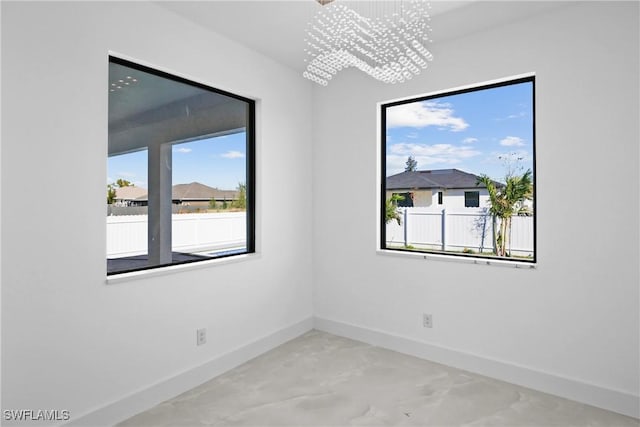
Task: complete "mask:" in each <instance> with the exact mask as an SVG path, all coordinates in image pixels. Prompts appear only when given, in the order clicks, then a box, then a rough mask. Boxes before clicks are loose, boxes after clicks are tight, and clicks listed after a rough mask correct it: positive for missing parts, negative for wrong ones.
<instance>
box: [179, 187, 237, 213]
mask: <svg viewBox="0 0 640 427" xmlns="http://www.w3.org/2000/svg"><path fill="white" fill-rule="evenodd" d="M237 198H238V191H236V190H220V189H218V188H213V187H209V186H208V185H204V184H200V183H199V182H192V183H190V184H176V185H174V186H173V189H172V194H171V199H172V200H173V203H174V204H177V205H186V206H205V207H206V206H209V202H210V201H211V199H213V200H215V201H216V202H224V201H227V202H231V201H233V200H236V199H237Z"/></svg>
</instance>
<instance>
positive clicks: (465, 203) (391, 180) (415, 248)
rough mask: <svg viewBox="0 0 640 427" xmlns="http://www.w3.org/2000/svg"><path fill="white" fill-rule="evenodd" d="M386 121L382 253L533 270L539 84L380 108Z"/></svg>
mask: <svg viewBox="0 0 640 427" xmlns="http://www.w3.org/2000/svg"><path fill="white" fill-rule="evenodd" d="M380 119H381V120H380V123H381V129H380V132H381V133H380V141H381V151H380V156H381V162H380V164H381V168H380V170H381V177H380V178H381V179H380V182H381V188H380V218H381V220H380V242H379V245H380V246H379V247H380V248H381V249H385V250H392V251H411V252H422V253H429V254H436V255H453V256H458V257H467V258H469V257H471V258H482V259H485V260H486V259H489V260H490V259H500V260H505V261H518V262H520V261H521V262H530V263H535V262H536V215H535V207H536V200H535V194H536V185H535V179H536V173H535V77H534V76H525V77H518V78H513V79H508V80H502V81H497V82H490V83H487V84H481V85H477V86H474V87H465V88H458V89H452V90H448V91H443V92H438V93H434V94H428V95H422V96H418V97H413V98H409V99H403V100H396V101H392V102H388V103H381V104H380ZM409 160H412V162H411V164H412V168H410V169H409V168H408V167H407V166H406V165H407V164H409V163H408V162H409ZM407 188H411V189H412V190H411V191H412V195H413V196H414V197H413V198H412V204H411V206H406V207H403V205H402V204H401V203H400V202H398V203H396V205H395V208H396V210H395V211H394V210H393V209H394V205H393V203H391V202H392V200H390V197H392V195H393V194H397V193H400V190H401V189H407ZM435 193H437V203H433V202H432V199H431V196H432V195H433V196H434V199H435ZM444 193H446V194H447V197H446V198H445V197H444ZM434 202H435V200H434ZM401 207H402V211H400V208H401Z"/></svg>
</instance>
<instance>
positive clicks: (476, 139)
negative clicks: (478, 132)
mask: <svg viewBox="0 0 640 427" xmlns="http://www.w3.org/2000/svg"><path fill="white" fill-rule="evenodd" d="M474 142H478V138H465V139H463V140H462V143H463V144H473V143H474Z"/></svg>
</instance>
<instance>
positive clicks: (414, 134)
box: [407, 132, 418, 139]
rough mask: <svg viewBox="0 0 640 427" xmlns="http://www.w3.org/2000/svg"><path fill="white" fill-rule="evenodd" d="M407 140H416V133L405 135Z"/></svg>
mask: <svg viewBox="0 0 640 427" xmlns="http://www.w3.org/2000/svg"><path fill="white" fill-rule="evenodd" d="M407 138H409V139H416V138H418V132H411V133H409V134H407Z"/></svg>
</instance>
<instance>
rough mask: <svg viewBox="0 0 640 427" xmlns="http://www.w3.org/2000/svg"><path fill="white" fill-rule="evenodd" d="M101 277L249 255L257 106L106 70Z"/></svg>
mask: <svg viewBox="0 0 640 427" xmlns="http://www.w3.org/2000/svg"><path fill="white" fill-rule="evenodd" d="M108 90H109V150H108V152H109V154H108V161H107V164H108V167H107V170H108V172H107V273H108V274H115V273H123V272H129V271H135V270H141V269H148V268H154V267H161V266H167V265H172V264H181V263H188V262H196V261H202V260H208V259H212V258H217V257H224V256H230V255H236V254H243V253H249V252H253V251H254V237H253V236H254V230H253V227H254V226H253V223H254V220H253V216H254V207H253V205H254V203H253V198H254V195H253V191H254V190H253V188H254V183H253V176H254V173H253V162H254V161H253V147H254V137H253V121H254V102H253V101H251V100H249V99H245V98H242V97H239V96H236V95H233V94H229V93H226V92H222V91H219V90H217V89H213V88H210V87H207V86H204V85H201V84H198V83H194V82H190V81H188V80H185V79H182V78H180V77H176V76H172V75H169V74H166V73H164V72H160V71H157V70H153V69H150V68H147V67H143V66H140V65H137V64H133V63H130V62H128V61H124V60H121V59H118V58H113V57H112V58H110V62H109V85H108Z"/></svg>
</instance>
